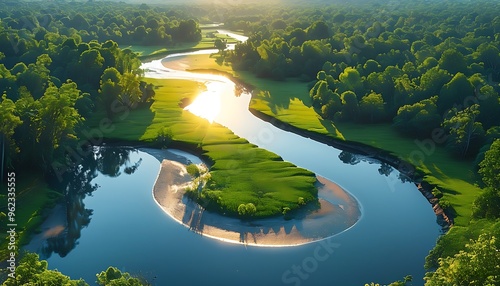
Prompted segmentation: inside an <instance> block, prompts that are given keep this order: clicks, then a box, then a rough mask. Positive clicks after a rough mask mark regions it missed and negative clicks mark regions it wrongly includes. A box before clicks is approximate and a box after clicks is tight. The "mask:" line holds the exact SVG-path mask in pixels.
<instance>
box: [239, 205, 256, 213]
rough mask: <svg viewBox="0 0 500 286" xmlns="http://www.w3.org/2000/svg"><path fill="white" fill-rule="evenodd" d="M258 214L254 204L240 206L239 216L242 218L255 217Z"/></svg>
mask: <svg viewBox="0 0 500 286" xmlns="http://www.w3.org/2000/svg"><path fill="white" fill-rule="evenodd" d="M256 212H257V208H256V207H255V205H254V204H252V203H248V204H240V205H239V206H238V214H239V215H240V216H253V215H254V214H255V213H256Z"/></svg>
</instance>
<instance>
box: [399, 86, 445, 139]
mask: <svg viewBox="0 0 500 286" xmlns="http://www.w3.org/2000/svg"><path fill="white" fill-rule="evenodd" d="M436 100H437V96H433V97H431V98H430V99H424V100H422V101H419V102H417V103H414V104H411V105H404V106H402V107H401V108H399V110H398V113H397V115H396V117H394V127H395V128H396V129H397V130H398V131H399V132H401V133H403V134H407V135H413V136H418V137H427V136H429V134H431V132H432V130H433V129H434V128H437V127H439V125H440V122H441V116H439V113H438V111H437V106H436Z"/></svg>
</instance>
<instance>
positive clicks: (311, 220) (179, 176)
mask: <svg viewBox="0 0 500 286" xmlns="http://www.w3.org/2000/svg"><path fill="white" fill-rule="evenodd" d="M191 181H192V179H191V177H190V176H189V174H187V172H186V165H184V164H181V163H178V162H175V161H171V160H163V161H162V163H161V168H160V172H159V174H158V178H157V180H156V182H155V184H154V187H153V197H154V199H155V200H156V202H157V203H158V205H159V206H160V207H161V208H162V209H163V210H164V211H165V212H166V213H167V214H168V215H169V216H171V217H172V218H173V219H175V220H176V221H177V222H179V223H181V224H183V225H184V226H186V227H188V228H190V229H191V230H192V231H194V232H197V233H200V234H202V235H205V236H208V237H212V238H216V239H219V240H223V241H227V242H232V243H242V244H249V245H258V246H291V245H300V244H304V243H308V242H312V241H316V240H321V239H324V238H327V237H330V236H332V235H335V234H338V233H340V232H342V231H344V230H346V229H348V228H350V227H352V226H353V225H354V224H355V223H356V222H357V221H358V219H359V218H360V216H361V211H360V206H359V205H358V203H357V201H356V199H354V198H353V197H352V196H351V195H349V194H348V193H347V192H345V191H344V190H343V189H342V188H341V187H340V186H338V185H336V184H335V183H333V182H331V181H328V180H326V179H325V178H322V177H318V183H317V186H318V195H319V198H320V199H319V201H320V206H321V207H320V208H319V209H317V208H310V209H307V210H306V209H305V210H303V211H302V212H299V213H297V214H296V215H295V216H294V218H293V219H290V220H285V219H284V218H283V217H274V218H268V219H259V220H254V221H242V220H240V219H237V218H229V217H224V216H222V215H219V214H216V213H211V212H208V211H204V209H203V208H202V207H200V206H199V205H198V204H197V203H195V202H193V201H191V200H189V199H187V198H186V197H184V190H185V188H186V187H188V186H190V184H191Z"/></svg>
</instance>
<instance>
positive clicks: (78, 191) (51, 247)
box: [41, 147, 142, 258]
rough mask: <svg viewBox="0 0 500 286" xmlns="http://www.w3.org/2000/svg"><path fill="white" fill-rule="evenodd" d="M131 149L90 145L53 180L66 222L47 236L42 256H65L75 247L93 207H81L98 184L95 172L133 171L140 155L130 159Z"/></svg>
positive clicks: (97, 173) (110, 174)
mask: <svg viewBox="0 0 500 286" xmlns="http://www.w3.org/2000/svg"><path fill="white" fill-rule="evenodd" d="M132 152H137V150H136V149H135V148H130V147H92V149H91V150H89V152H88V155H87V156H86V157H85V158H82V161H81V163H80V164H79V165H75V166H73V167H72V168H70V170H68V171H67V172H65V174H63V176H62V180H61V181H59V182H57V183H54V187H55V188H57V189H60V190H62V194H63V202H62V204H63V205H64V207H65V209H66V226H65V229H64V231H63V232H61V234H59V235H58V236H56V237H51V238H48V239H47V241H46V244H45V245H44V247H43V249H42V250H41V252H42V253H41V254H42V256H43V257H44V258H48V257H50V256H51V254H52V253H57V254H59V256H61V257H65V256H66V255H67V254H68V253H69V252H71V250H73V249H74V248H75V246H76V245H77V241H78V239H79V238H80V236H81V231H82V229H83V228H84V227H86V226H88V225H89V223H90V220H91V216H92V212H93V210H91V209H87V208H86V207H85V203H84V200H85V198H86V196H88V195H92V193H93V192H94V191H96V190H97V189H98V188H99V186H98V185H97V184H95V183H92V181H93V180H94V179H95V178H96V177H97V176H98V175H99V173H101V174H103V175H106V176H110V177H118V176H120V175H121V174H122V171H123V172H124V173H125V174H128V175H130V174H133V173H134V172H135V171H136V170H137V168H138V167H139V166H140V164H141V161H142V159H139V160H138V161H137V162H133V163H132V162H131V160H130V154H131V153H132Z"/></svg>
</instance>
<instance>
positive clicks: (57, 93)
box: [0, 1, 500, 285]
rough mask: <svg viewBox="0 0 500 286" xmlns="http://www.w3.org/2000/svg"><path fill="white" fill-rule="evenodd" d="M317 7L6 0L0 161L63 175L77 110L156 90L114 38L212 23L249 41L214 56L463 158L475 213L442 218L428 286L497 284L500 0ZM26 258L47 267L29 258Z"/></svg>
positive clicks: (80, 123)
mask: <svg viewBox="0 0 500 286" xmlns="http://www.w3.org/2000/svg"><path fill="white" fill-rule="evenodd" d="M89 2H92V1H89ZM320 5H321V6H317V7H315V6H308V7H305V6H293V5H291V6H287V7H286V8H285V7H284V6H282V5H279V4H276V6H272V9H269V8H266V9H263V7H262V6H261V5H258V4H255V5H246V6H245V7H244V9H242V8H241V6H239V5H227V6H224V7H216V6H214V5H211V4H205V5H203V4H200V5H197V6H191V7H183V6H175V7H163V6H154V5H146V4H142V5H131V4H130V5H129V4H123V3H122V4H119V5H118V4H117V3H108V2H98V3H86V2H72V3H70V4H61V3H58V5H51V4H50V3H43V2H36V3H29V4H28V3H25V2H9V4H8V5H7V4H6V5H5V6H4V7H3V8H2V9H0V18H1V21H0V90H1V92H2V99H1V101H0V120H1V122H2V124H1V126H0V133H1V134H2V138H1V139H2V144H3V146H5V148H4V149H5V154H6V158H5V162H2V166H6V167H7V168H9V169H20V170H23V172H25V173H28V172H29V171H32V172H33V173H34V174H39V175H37V176H38V177H41V178H43V179H42V180H43V181H50V179H51V178H52V179H53V178H57V177H58V176H61V174H63V173H64V172H65V171H66V169H67V168H68V167H69V166H75V165H77V164H78V160H79V158H80V157H81V154H84V153H85V152H86V151H85V146H86V145H87V144H89V143H90V144H94V143H96V142H92V140H93V139H94V137H96V134H94V133H92V132H90V131H89V130H88V128H87V126H86V124H87V123H86V122H87V120H88V119H89V118H91V117H92V116H93V115H96V114H104V117H105V118H107V119H108V120H111V121H112V120H113V119H115V118H117V117H119V116H120V115H121V114H123V113H126V112H128V111H130V110H132V109H140V108H147V107H148V106H149V105H150V104H151V101H152V100H154V95H155V92H154V88H153V86H152V85H151V84H148V83H147V82H145V81H144V79H143V78H142V77H141V75H142V72H141V70H140V69H139V66H140V60H139V59H138V56H137V55H136V54H135V53H133V52H132V51H131V50H130V49H121V48H120V47H123V46H130V45H146V46H147V45H162V46H165V47H168V48H175V47H176V46H177V45H179V44H181V43H196V42H199V41H200V40H201V37H202V36H201V30H200V22H206V23H209V22H221V20H223V21H224V23H225V28H229V29H233V30H240V31H243V32H244V33H245V34H247V35H249V37H250V38H249V40H248V41H247V42H246V43H242V44H238V45H237V46H236V49H235V50H234V51H226V52H224V59H225V61H226V62H228V63H230V64H231V65H232V67H233V68H234V69H235V70H236V71H247V72H251V73H253V74H255V75H257V76H258V77H262V78H272V79H274V80H276V81H277V82H280V81H284V80H289V79H293V80H297V81H304V82H308V83H309V88H310V90H309V96H310V98H311V100H312V106H313V107H314V108H315V110H316V112H317V113H318V115H319V116H321V118H323V119H326V120H331V121H332V122H333V123H334V124H337V123H338V124H342V123H345V122H348V123H354V124H359V125H362V124H385V125H390V126H392V128H394V129H395V130H396V131H397V132H399V136H401V137H405V138H412V139H415V140H425V139H429V140H431V141H432V142H433V144H436V145H438V146H444V147H445V148H446V149H447V150H448V152H449V153H450V154H451V155H452V156H453V158H455V159H456V160H458V161H461V162H468V163H470V168H471V170H473V172H474V174H475V183H476V184H477V185H478V186H480V187H481V188H482V189H483V191H482V193H481V194H473V196H474V197H475V201H474V204H473V205H472V206H465V207H466V208H472V209H473V213H472V217H470V218H466V219H467V220H468V221H469V220H470V223H469V224H466V225H461V226H455V227H453V228H452V229H451V230H450V231H449V232H448V234H446V235H444V236H443V237H442V238H440V239H439V241H438V244H437V246H436V248H435V249H434V250H433V251H431V253H430V255H429V257H428V259H427V263H426V267H427V268H428V269H429V270H436V271H435V272H430V273H429V274H428V277H427V278H426V279H427V284H428V285H443V283H451V284H453V283H455V284H458V285H462V284H468V283H471V281H479V282H477V283H478V285H487V284H488V283H489V284H490V285H495V284H496V283H499V281H500V280H499V279H500V277H499V276H498V273H499V269H498V265H500V256H499V255H500V253H499V252H498V249H500V241H499V240H498V237H499V236H500V228H499V227H500V223H499V221H498V219H499V218H500V179H499V176H498V174H499V173H500V113H499V111H500V97H499V92H500V86H499V84H498V82H499V81H500V50H499V48H498V47H499V46H500V39H499V36H500V16H498V15H499V12H500V7H499V6H498V4H497V3H496V2H494V1H477V2H469V1H456V2H429V1H413V2H410V1H401V2H394V1H391V2H389V3H388V4H386V3H377V2H373V3H372V2H370V3H355V4H352V3H349V4H340V3H336V4H331V5H327V4H320ZM306 92H307V91H306ZM103 124H106V122H103ZM394 140H397V138H395V139H394ZM411 163H414V164H416V163H418V162H411ZM463 191H464V192H467V190H463ZM436 195H437V196H438V197H439V196H440V192H439V191H436ZM476 197H477V198H476ZM51 198H57V195H53V197H51ZM443 205H445V203H443ZM448 207H449V210H453V207H454V206H453V205H449V206H448ZM450 213H451V214H452V213H453V212H452V211H450ZM25 261H27V263H28V264H27V265H31V266H27V267H32V268H36V269H38V270H37V271H39V272H40V273H41V272H44V273H45V270H46V267H47V266H46V264H43V263H42V264H40V262H36V261H37V258H35V257H28V258H26V260H25ZM30 263H31V264H30ZM35 264H36V265H35ZM456 269H459V270H456ZM474 269H475V270H474ZM477 269H479V270H477ZM108 271H109V272H110V273H111V274H110V275H112V274H113V270H108ZM45 274H46V275H49V274H50V275H56V274H53V273H45ZM57 275H58V274H57ZM57 275H56V276H57ZM47 277H48V276H47ZM58 277H59V276H58ZM102 277H103V278H102V279H105V278H104V276H102ZM120 277H121V276H120ZM128 278H129V277H128V276H127V277H126V279H128ZM61 279H66V278H64V277H63V278H61ZM68 279H69V278H68ZM64 281H66V280H64ZM134 281H135V280H134ZM75 283H76V282H75ZM103 283H104V282H103ZM134 283H135V282H134ZM7 285H9V284H7ZM103 285H105V284H103ZM131 285H135V284H131Z"/></svg>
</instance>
